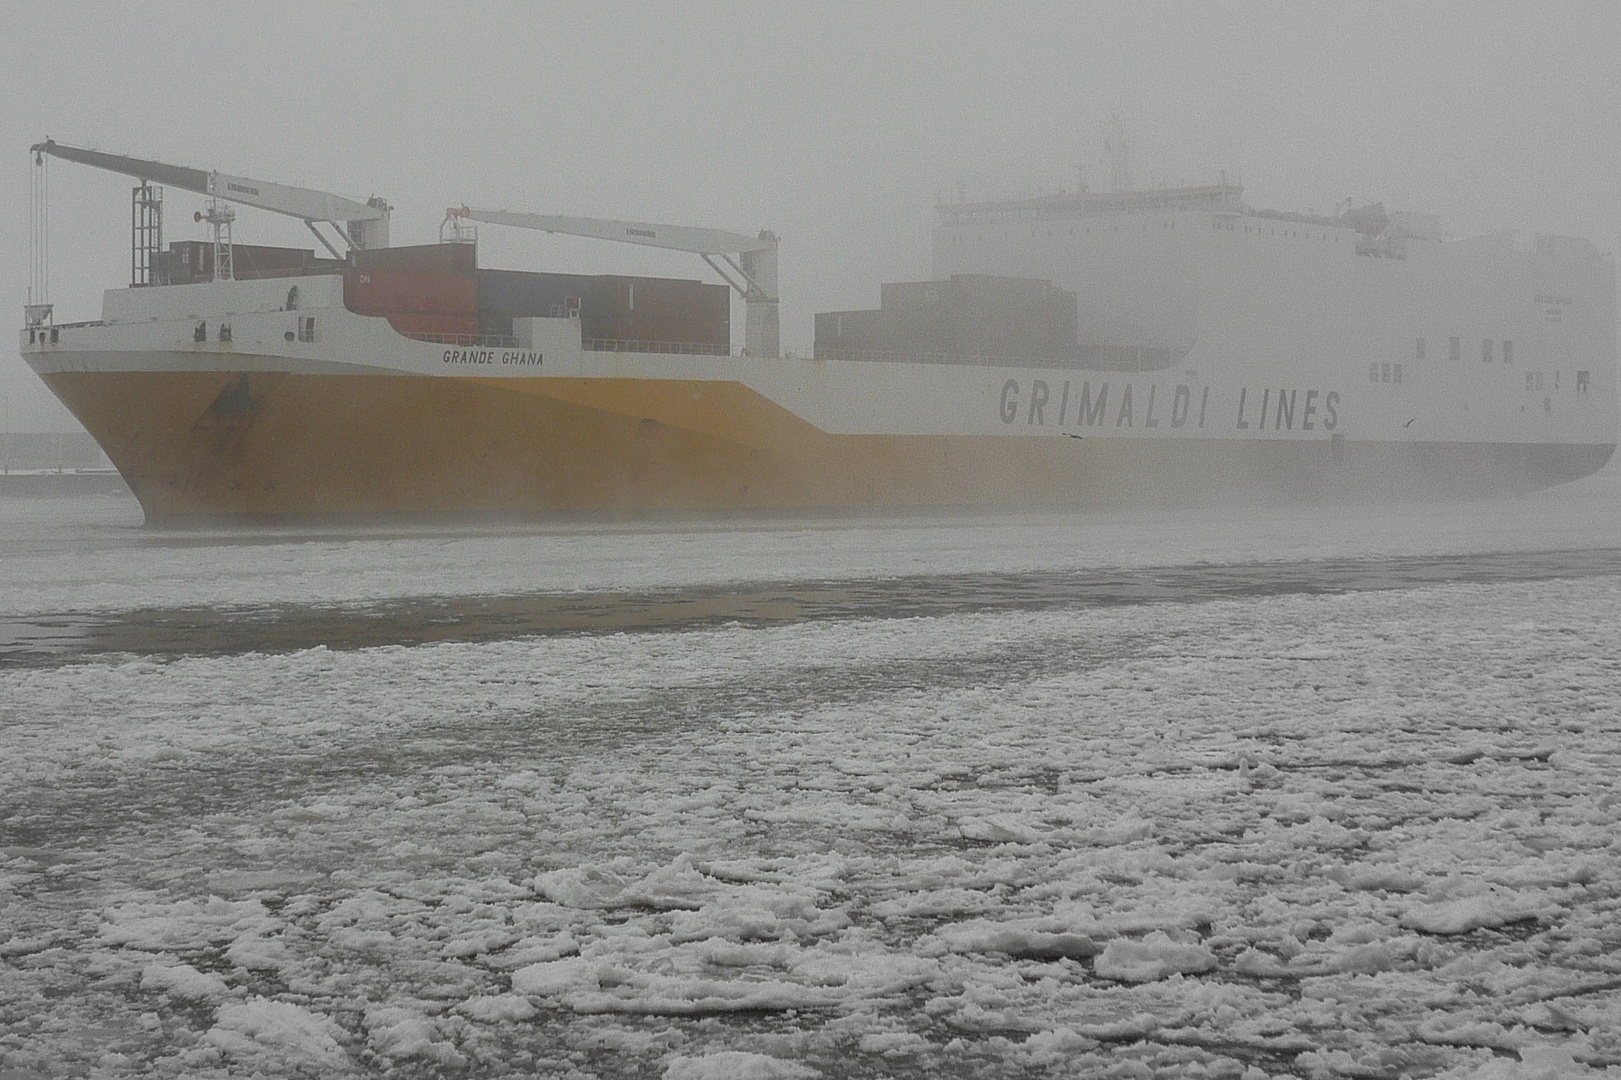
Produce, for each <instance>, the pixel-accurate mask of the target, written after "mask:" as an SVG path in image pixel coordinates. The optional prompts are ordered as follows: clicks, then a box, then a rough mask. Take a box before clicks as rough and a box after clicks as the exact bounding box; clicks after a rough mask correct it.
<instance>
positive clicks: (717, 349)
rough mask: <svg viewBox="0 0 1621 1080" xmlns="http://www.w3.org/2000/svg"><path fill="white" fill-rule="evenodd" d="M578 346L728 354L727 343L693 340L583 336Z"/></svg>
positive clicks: (635, 351) (588, 348)
mask: <svg viewBox="0 0 1621 1080" xmlns="http://www.w3.org/2000/svg"><path fill="white" fill-rule="evenodd" d="M580 346H581V347H582V348H584V349H585V350H586V351H588V352H633V353H673V354H675V355H677V356H730V355H731V352H732V350H731V347H730V346H727V345H707V344H703V343H700V342H693V341H625V340H621V339H619V338H585V339H584V340H582V341H581V342H580Z"/></svg>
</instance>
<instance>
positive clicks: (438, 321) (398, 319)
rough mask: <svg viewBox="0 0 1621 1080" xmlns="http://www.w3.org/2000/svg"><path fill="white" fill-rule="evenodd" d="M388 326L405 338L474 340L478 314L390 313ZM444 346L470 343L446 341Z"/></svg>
mask: <svg viewBox="0 0 1621 1080" xmlns="http://www.w3.org/2000/svg"><path fill="white" fill-rule="evenodd" d="M386 317H387V318H388V325H390V326H392V327H393V328H394V329H395V330H396V331H397V332H399V333H401V334H404V335H405V336H406V337H430V338H452V339H455V338H476V337H477V336H478V312H476V311H475V312H472V313H471V314H468V313H466V312H453V311H391V312H388V313H387V316H386ZM446 344H452V345H454V344H471V342H457V341H454V340H452V341H448V342H446Z"/></svg>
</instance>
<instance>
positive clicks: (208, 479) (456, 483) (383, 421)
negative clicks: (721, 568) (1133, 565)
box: [42, 370, 1614, 524]
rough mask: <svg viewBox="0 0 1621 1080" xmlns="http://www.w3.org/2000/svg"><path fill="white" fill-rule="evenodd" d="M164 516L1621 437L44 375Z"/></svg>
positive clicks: (708, 389) (228, 375) (1112, 484)
mask: <svg viewBox="0 0 1621 1080" xmlns="http://www.w3.org/2000/svg"><path fill="white" fill-rule="evenodd" d="M42 374H43V377H44V378H45V380H46V382H47V383H48V384H49V385H50V387H51V389H52V390H53V391H54V392H55V393H56V394H57V396H58V397H60V398H61V399H62V401H63V402H64V403H66V404H67V406H68V407H69V408H70V409H71V410H72V411H73V412H74V414H75V415H76V416H77V417H78V418H79V419H80V420H81V422H83V423H84V425H85V426H86V428H88V429H89V430H90V431H91V433H92V434H94V435H95V437H96V438H97V440H98V441H99V442H100V443H101V445H102V447H103V448H104V449H105V450H106V452H107V454H108V456H109V457H110V458H111V459H112V461H113V463H114V464H115V465H116V466H117V467H118V469H119V471H120V472H121V473H122V474H123V476H124V478H125V480H126V481H127V482H128V483H129V485H130V488H131V490H133V491H134V493H135V495H136V497H137V498H138V499H139V500H140V502H141V505H142V507H143V508H144V510H145V511H146V514H147V518H148V520H149V521H151V522H154V523H168V524H183V523H186V522H200V521H208V520H217V519H220V518H235V519H255V518H268V519H295V518H321V519H343V518H355V517H368V518H375V517H429V518H432V517H469V516H471V517H513V518H533V517H546V516H557V515H631V514H661V513H662V514H680V513H727V512H745V511H763V512H784V511H820V510H842V511H851V510H854V511H871V510H896V509H899V510H906V509H923V508H968V507H978V508H1007V509H1012V508H1023V507H1070V508H1089V507H1104V506H1117V505H1125V504H1137V505H1172V506H1175V505H1196V504H1200V503H1208V502H1212V501H1217V500H1228V499H1232V498H1239V497H1243V498H1252V499H1263V500H1264V499H1311V498H1322V499H1337V500H1345V499H1367V498H1398V499H1400V498H1433V497H1458V496H1464V497H1473V496H1487V495H1494V494H1501V493H1507V492H1515V491H1524V490H1530V489H1534V488H1537V487H1542V486H1546V485H1550V484H1556V483H1561V482H1565V481H1568V480H1572V479H1576V478H1578V477H1581V476H1584V475H1587V474H1589V473H1592V472H1594V471H1596V470H1597V469H1599V468H1601V467H1602V466H1603V465H1604V464H1605V463H1606V462H1607V461H1608V460H1609V458H1610V456H1611V454H1612V453H1613V451H1614V444H1613V442H1591V443H1573V442H1558V443H1543V442H1501V443H1486V442H1479V443H1473V442H1458V441H1445V442H1440V441H1437V442H1424V441H1381V440H1377V439H1368V440H1363V439H1348V438H1340V439H1335V438H1318V439H1312V440H1294V439H1290V440H1284V439H1278V440H1242V439H1197V440H1193V439H1183V440H1178V439H1146V438H1136V439H1119V438H1104V437H1086V436H1085V435H1084V434H1081V433H1076V432H1065V433H1055V437H1049V438H1008V437H1005V436H997V435H990V434H834V433H829V432H826V431H823V430H820V429H818V428H817V427H815V426H813V425H811V424H809V423H807V422H806V421H805V420H803V419H801V418H799V417H798V416H796V415H795V414H794V413H792V412H790V411H788V410H786V409H784V408H783V407H782V406H780V405H779V404H777V403H775V402H773V401H772V400H771V399H770V398H769V397H767V396H764V395H762V394H761V393H758V392H757V391H755V390H754V389H751V388H750V387H749V386H747V385H745V384H744V383H742V382H730V381H717V382H708V383H704V384H702V385H701V386H697V387H695V386H694V384H693V383H692V382H690V381H681V380H663V379H645V378H618V379H616V378H589V379H584V378H542V377H535V378H523V379H504V378H476V377H465V378H446V377H442V376H426V375H409V374H390V375H378V374H364V375H361V374H353V375H351V374H306V373H300V372H291V371H264V370H255V371H230V370H210V371H150V370H146V371H141V370H135V371H107V370H100V371H71V370H59V371H53V372H49V373H42Z"/></svg>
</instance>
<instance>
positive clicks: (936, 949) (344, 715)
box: [0, 466, 1621, 1080]
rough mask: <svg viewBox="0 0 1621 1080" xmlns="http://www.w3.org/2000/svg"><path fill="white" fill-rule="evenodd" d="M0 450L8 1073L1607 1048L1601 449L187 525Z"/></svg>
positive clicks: (1318, 1062) (1263, 1065)
mask: <svg viewBox="0 0 1621 1080" xmlns="http://www.w3.org/2000/svg"><path fill="white" fill-rule="evenodd" d="M140 521H141V518H140V512H139V510H138V508H137V507H136V505H135V504H134V502H133V500H132V499H130V498H128V497H127V496H116V495H106V494H102V495H80V496H65V495H56V496H48V497H17V496H14V495H10V496H8V495H5V494H3V493H0V1080H24V1078H28V1080H32V1078H37V1077H58V1076H95V1077H124V1076H135V1075H140V1076H153V1077H225V1076H244V1077H245V1076H254V1075H260V1076H269V1077H280V1076H338V1075H368V1076H369V1075H376V1076H397V1077H438V1076H468V1077H502V1076H513V1077H517V1076H525V1077H527V1076H548V1077H551V1076H557V1077H565V1076H567V1077H578V1078H586V1077H602V1078H621V1077H624V1078H629V1077H665V1078H669V1080H756V1078H758V1080H765V1078H796V1080H801V1078H813V1077H826V1078H839V1077H890V1076H896V1077H935V1076H945V1077H1020V1078H1027V1077H1049V1076H1051V1077H1120V1078H1151V1077H1165V1078H1170V1077H1177V1078H1181V1077H1226V1078H1233V1080H1263V1078H1267V1080H1276V1078H1279V1077H1296V1078H1302V1080H1304V1078H1308V1077H1311V1078H1318V1077H1378V1078H1390V1080H1395V1078H1398V1077H1438V1078H1447V1080H1463V1078H1476V1080H1533V1078H1535V1080H1547V1078H1554V1077H1558V1078H1565V1077H1588V1076H1600V1075H1610V1076H1621V858H1618V855H1621V830H1618V825H1621V784H1618V766H1621V620H1618V615H1621V469H1618V468H1617V467H1614V466H1612V467H1611V468H1608V469H1606V470H1605V471H1604V472H1601V473H1600V474H1598V475H1597V476H1594V477H1591V478H1589V479H1587V480H1584V481H1581V482H1579V483H1576V484H1571V485H1567V486H1564V487H1561V488H1557V489H1553V490H1550V491H1546V492H1541V493H1538V494H1536V495H1533V496H1529V497H1525V498H1520V499H1513V500H1502V501H1489V502H1472V503H1458V504H1451V505H1446V504H1442V505H1436V504H1407V505H1373V506H1359V507H1330V506H1292V507H1264V508H1251V507H1237V506H1235V507H1230V508H1220V509H1214V510H1203V511H1199V512H1197V513H1176V512H1172V511H1169V510H1156V511H1142V512H1126V511H1117V512H1109V513H1101V514H1093V515H1084V516H1083V515H1060V514H1046V515H1000V516H988V517H952V516H922V517H908V518H892V519H849V520H826V521H823V520H817V521H806V520H767V521H759V520H755V521H731V522H718V523H717V522H712V523H695V522H674V523H668V522H667V523H640V524H612V523H579V522H576V523H570V524H564V525H555V526H526V527H519V526H510V527H480V528H475V527H466V528H404V527H401V528H391V529H382V530H376V531H369V532H358V531H337V530H324V529H291V528H289V529H282V530H257V531H252V532H244V531H225V530H221V531H191V532H179V533H174V532H158V531H151V530H147V529H144V528H142V527H141V524H140Z"/></svg>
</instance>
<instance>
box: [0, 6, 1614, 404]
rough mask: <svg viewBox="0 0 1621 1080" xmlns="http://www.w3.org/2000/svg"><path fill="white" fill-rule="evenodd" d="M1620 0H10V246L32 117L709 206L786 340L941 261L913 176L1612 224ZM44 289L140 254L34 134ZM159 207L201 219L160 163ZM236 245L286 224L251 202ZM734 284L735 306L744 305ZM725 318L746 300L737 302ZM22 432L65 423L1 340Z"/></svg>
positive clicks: (2, 24) (2, 248) (392, 173)
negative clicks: (1194, 190)
mask: <svg viewBox="0 0 1621 1080" xmlns="http://www.w3.org/2000/svg"><path fill="white" fill-rule="evenodd" d="M1618 36H1621V13H1618V12H1617V11H1616V9H1615V7H1614V5H1611V4H1608V3H1602V2H1599V3H1563V4H1558V5H1555V6H1553V7H1551V8H1549V7H1537V8H1529V7H1526V6H1524V5H1517V4H1508V3H1497V4H1484V5H1483V4H1479V3H1438V4H1427V5H1423V6H1415V5H1408V4H1400V3H1364V4H1355V5H1341V4H1326V3H1325V4H1299V3H1281V2H1280V3H1235V4H1227V5H1221V6H1220V7H1216V6H1212V5H1204V4H1192V3H1187V4H1181V3H1144V4H1133V5H1114V4H1045V5H1042V4H1034V5H1015V6H1008V5H999V4H989V3H957V4H942V5H922V4H910V5H888V6H884V7H882V8H880V9H876V10H875V9H873V8H872V7H871V6H870V5H861V4H844V3H831V4H818V5H808V6H805V7H803V8H800V9H793V10H789V9H787V8H776V7H761V6H760V5H754V4H742V3H737V4H730V3H712V4H702V5H661V6H659V7H657V8H653V9H649V8H647V7H644V6H642V5H635V4H597V5H590V6H589V7H587V8H585V9H581V8H580V7H579V6H577V5H561V4H558V5H550V4H509V5H503V4H480V5H474V6H472V7H471V8H469V9H463V8H459V7H458V8H456V9H447V8H443V7H440V6H438V5H427V4H422V5H416V4H377V5H362V4H352V5H330V4H320V3H290V4H277V5H274V6H269V5H266V6H245V7H235V8H220V7H217V6H215V5H209V4H195V5H193V4H171V5H165V6H163V7H162V8H161V9H157V10H154V11H151V12H140V13H137V12H133V11H127V10H122V9H119V10H114V9H108V8H105V7H102V6H98V5H73V4H68V5H23V4H8V5H5V6H4V7H3V8H0V50H3V51H0V56H3V57H4V62H3V65H0V80H3V90H4V98H3V100H4V101H5V103H6V107H5V109H4V111H3V115H0V134H3V138H0V145H4V146H9V147H11V148H12V153H11V155H10V157H9V158H7V159H6V160H7V161H9V164H7V165H5V166H3V168H0V183H3V185H4V188H5V190H6V191H7V193H8V194H9V203H10V205H11V207H12V212H11V213H9V214H6V215H4V216H3V221H0V278H3V280H4V281H6V282H9V283H10V285H9V286H8V287H9V289H10V295H11V296H12V297H13V300H14V302H15V303H16V304H19V305H20V304H21V302H22V299H23V294H24V291H25V288H26V286H27V282H28V265H27V250H28V245H27V236H28V234H27V229H28V220H27V217H28V215H27V193H28V185H29V175H28V174H29V169H30V167H31V166H30V162H29V158H28V156H27V154H26V153H25V151H26V149H27V147H28V145H29V144H31V143H33V142H36V141H38V140H40V139H42V138H44V137H46V136H47V135H49V136H50V137H52V138H55V139H57V140H59V141H61V142H64V143H69V144H73V145H81V146H91V147H95V148H98V149H103V150H108V151H114V152H122V153H128V154H132V155H135V156H143V157H151V158H156V159H158V160H162V161H166V162H172V163H176V164H183V165H190V166H194V167H198V168H204V169H214V168H217V169H221V170H224V171H227V172H233V173H237V174H240V175H245V176H251V177H256V178H262V179H266V180H274V181H279V182H283V183H294V184H301V185H306V186H311V187H316V188H320V189H323V190H329V191H335V192H340V193H344V194H347V195H350V196H359V197H362V198H364V197H366V196H368V195H371V194H379V195H383V196H385V197H387V198H388V199H389V200H390V201H391V202H392V204H393V205H394V206H395V208H396V211H395V215H394V222H393V231H394V242H395V243H422V242H429V241H432V240H433V239H435V238H436V237H437V230H438V225H439V222H440V220H441V218H442V216H443V212H444V209H445V207H447V206H452V205H461V204H463V203H468V204H472V205H483V206H490V207H506V208H512V209H521V210H533V211H537V212H549V213H565V214H583V215H595V216H604V217H623V218H633V219H642V220H650V221H662V222H669V223H679V224H695V225H708V226H713V227H720V228H729V229H734V230H738V231H743V232H748V233H753V232H754V231H756V230H758V229H761V228H769V229H772V230H774V231H775V232H776V233H777V234H778V236H780V237H781V238H782V265H781V282H782V285H781V291H782V297H783V301H782V325H783V345H784V347H785V348H786V349H790V350H795V351H800V352H805V351H808V350H809V348H810V346H811V337H812V316H813V314H814V313H815V312H817V311H827V310H842V309H853V308H866V307H873V306H875V305H876V299H877V288H878V285H879V283H880V282H882V281H889V280H915V279H918V278H922V277H926V276H928V273H929V231H930V228H931V226H932V225H933V222H934V214H933V209H932V207H933V204H934V203H935V202H936V200H937V199H942V198H945V199H950V198H957V197H959V196H961V195H966V196H967V197H968V198H970V199H981V198H994V197H1004V196H1005V197H1015V196H1025V195H1029V194H1032V193H1034V192H1037V191H1045V192H1052V191H1057V190H1061V189H1070V190H1073V189H1074V187H1075V186H1076V184H1077V183H1078V182H1081V180H1082V179H1083V178H1084V180H1085V182H1087V183H1088V184H1090V185H1091V186H1092V187H1093V188H1095V189H1096V188H1103V187H1106V186H1107V182H1108V176H1109V172H1108V159H1107V157H1106V155H1105V153H1104V150H1103V147H1102V139H1103V136H1104V134H1105V132H1106V131H1107V130H1109V129H1110V128H1111V127H1112V126H1113V125H1114V124H1115V123H1117V122H1118V124H1119V125H1121V126H1122V127H1124V128H1125V129H1127V130H1129V131H1130V132H1132V134H1133V136H1134V139H1135V153H1134V157H1133V173H1134V178H1135V179H1136V181H1137V182H1138V183H1139V184H1153V183H1169V182H1176V181H1180V180H1184V179H1185V180H1192V181H1203V180H1208V179H1213V178H1214V177H1216V176H1218V175H1219V174H1221V173H1222V172H1225V173H1226V174H1227V175H1228V176H1229V177H1230V178H1231V177H1236V178H1238V179H1240V180H1241V181H1242V182H1243V184H1244V185H1245V189H1246V199H1247V201H1248V202H1249V203H1250V205H1252V206H1256V207H1272V208H1278V209H1284V210H1299V211H1308V210H1318V211H1320V212H1329V211H1330V210H1331V209H1332V208H1333V207H1334V206H1335V205H1336V204H1337V203H1340V202H1341V201H1342V200H1344V199H1346V198H1354V199H1355V200H1357V202H1358V203H1361V202H1372V201H1382V202H1383V203H1384V205H1385V206H1387V207H1390V208H1392V209H1410V210H1420V211H1429V212H1433V213H1438V214H1440V215H1442V217H1443V218H1444V219H1445V222H1446V224H1447V226H1448V228H1449V229H1450V231H1451V232H1452V233H1453V235H1457V236H1466V235H1470V234H1474V233H1480V232H1487V231H1494V230H1498V229H1503V228H1518V229H1523V230H1526V231H1528V232H1560V233H1570V234H1575V235H1580V236H1586V237H1589V238H1591V239H1592V240H1594V242H1595V243H1597V244H1598V246H1599V248H1600V250H1603V251H1611V250H1614V249H1615V247H1616V246H1617V240H1618V238H1621V144H1618V143H1617V140H1616V139H1615V137H1614V129H1613V121H1614V117H1615V116H1616V115H1617V114H1618V113H1621V85H1618V76H1617V74H1616V65H1615V55H1614V54H1615V49H1614V43H1615V41H1616V40H1617V38H1618ZM51 183H52V218H51V233H52V271H53V272H52V281H51V299H52V300H53V301H54V302H55V303H56V305H57V313H58V318H59V320H75V319H84V318H94V317H97V316H98V315H99V307H100V301H99V296H100V291H101V290H102V289H104V288H108V287H116V286H119V285H122V284H124V283H125V282H126V281H127V279H128V258H129V254H128V232H129V206H128V199H129V187H130V181H129V180H128V179H127V178H124V177H120V176H116V175H113V174H108V173H101V172H99V171H96V170H91V169H86V168H83V167H77V166H74V165H71V164H68V163H64V162H56V163H54V164H53V166H52V170H51ZM167 197H168V209H167V217H166V233H167V235H166V239H168V240H175V239H187V238H202V237H203V235H204V229H205V226H202V225H194V224H192V223H191V221H190V212H191V211H192V210H193V209H196V208H199V207H201V206H202V204H203V201H204V200H203V199H202V198H201V197H200V196H192V195H189V194H187V193H184V192H179V191H170V192H168V196H167ZM236 239H237V241H238V242H239V243H270V244H291V245H298V246H306V245H309V244H311V243H312V241H311V239H310V238H309V236H308V234H307V233H306V232H305V231H304V230H303V229H302V228H301V227H300V226H299V225H298V224H297V223H296V222H292V221H289V220H286V219H278V218H276V217H275V216H273V215H270V214H266V213H261V212H257V211H253V210H249V209H244V210H243V211H242V212H241V214H240V216H239V219H238V224H237V227H236ZM480 245H481V251H480V258H481V261H482V262H483V263H484V264H485V265H490V266H503V267H509V268H514V269H547V270H565V271H580V272H589V273H602V272H623V273H652V274H669V275H679V276H688V277H704V278H705V279H706V280H715V279H714V278H713V276H712V275H711V274H709V272H708V270H707V268H706V267H704V266H703V264H702V263H701V262H700V261H699V260H697V259H696V258H693V257H686V256H680V255H676V254H668V253H657V252H651V251H646V250H638V249H631V248H620V247H618V246H615V245H603V244H599V243H593V242H589V241H576V240H568V239H564V238H558V237H550V236H546V235H543V234H535V233H528V232H517V231H511V232H508V231H503V230H500V229H498V228H495V227H488V226H487V227H485V228H484V229H483V231H482V232H481V235H480ZM741 321H742V320H741V312H738V313H737V315H736V317H735V318H734V326H735V327H738V328H740V326H741ZM739 333H740V329H739ZM0 374H3V383H0V388H3V393H4V397H5V402H6V407H5V414H6V421H5V422H6V424H7V425H9V427H10V428H11V429H12V430H59V429H67V428H70V427H73V426H75V425H74V424H73V421H72V420H71V418H70V417H68V416H67V414H66V412H65V410H63V409H61V408H60V406H58V405H56V404H55V403H54V400H53V399H51V398H50V395H49V394H48V393H47V392H46V391H45V390H44V388H43V387H42V386H41V385H40V384H39V382H38V380H37V379H36V378H35V377H34V376H33V375H32V374H31V373H30V372H28V371H27V369H26V368H25V367H24V365H23V364H22V363H21V361H20V359H19V358H18V357H17V356H16V355H15V351H14V350H9V349H8V350H7V355H6V356H5V357H4V358H3V359H0Z"/></svg>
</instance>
